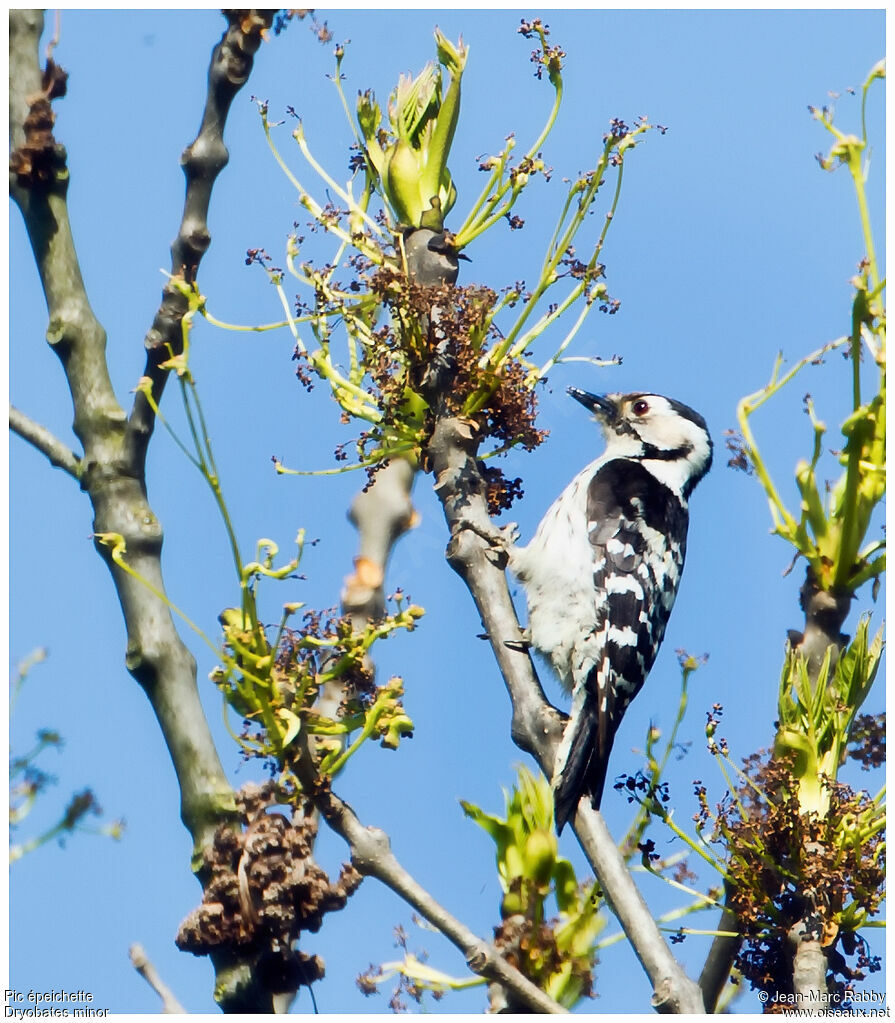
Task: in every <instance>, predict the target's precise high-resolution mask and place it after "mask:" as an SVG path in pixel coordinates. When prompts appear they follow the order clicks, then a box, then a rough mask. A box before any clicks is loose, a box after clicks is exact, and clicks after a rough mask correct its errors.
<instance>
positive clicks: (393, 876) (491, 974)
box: [315, 791, 566, 1013]
mask: <svg viewBox="0 0 895 1023" xmlns="http://www.w3.org/2000/svg"><path fill="white" fill-rule="evenodd" d="M315 802H316V804H317V807H318V808H319V809H320V812H321V813H322V814H323V816H324V818H325V819H326V821H327V823H328V824H329V825H330V827H331V828H332V829H333V830H334V831H335V832H336V833H337V834H339V835H341V836H342V838H344V839H345V841H346V842H347V843H348V845H349V847H350V849H351V862H352V863H353V864H354V866H355V867H356V869H357V870H358V871H360V873H361V874H365V875H367V876H369V877H375V878H376V879H377V880H378V881H381V882H382V883H383V884H384V885H386V886H387V887H389V888H391V890H392V891H393V892H395V893H396V894H397V895H400V896H401V898H402V899H404V901H405V902H407V903H408V904H409V905H411V906H413V908H414V909H415V910H416V911H417V912H418V913H419V914H420V915H421V916H423V917H425V918H426V920H428V921H429V923H431V924H432V925H433V926H434V927H436V928H437V929H438V930H439V931H440V932H441V933H442V934H443V935H444V936H445V937H446V938H448V940H449V941H451V942H452V943H453V944H454V945H456V947H457V948H458V949H460V951H461V952H462V953H463V955H464V956H465V957H466V964H467V965H468V966H469V968H470V970H472V971H473V973H477V974H479V976H481V977H485V978H486V979H488V980H491V981H496V982H498V983H500V984H501V986H502V987H503V988H505V989H506V990H507V991H508V992H510V993H511V994H512V995H513V996H514V1001H515V1002H516V1004H518V1005H524V1006H526V1007H527V1008H528V1009H529V1010H530V1011H532V1012H546V1013H564V1012H565V1011H566V1010H565V1009H564V1008H563V1007H562V1006H561V1005H559V1003H558V1002H555V1001H554V1000H553V999H552V998H550V997H548V996H547V995H546V994H544V992H543V991H541V989H540V988H539V987H537V985H535V984H533V983H532V982H531V981H530V980H528V979H527V978H526V977H524V976H523V975H522V974H521V973H520V972H519V971H518V970H517V969H516V968H515V967H514V966H511V965H510V964H509V963H508V962H507V961H506V959H504V958H503V956H502V955H501V954H500V952H499V951H498V950H497V949H496V948H495V947H494V946H493V945H492V944H490V943H489V942H487V941H483V940H482V939H481V938H479V937H478V936H477V935H476V934H474V933H473V932H472V931H471V930H469V928H468V927H466V926H465V924H463V923H461V922H460V921H459V920H457V919H456V917H454V916H452V915H451V914H450V913H449V912H448V911H447V910H446V909H445V908H444V907H443V906H441V905H439V903H437V902H436V901H435V899H433V898H432V896H431V895H430V894H429V893H428V892H427V891H426V890H425V889H424V888H423V887H422V886H421V885H420V884H419V883H418V882H417V881H416V880H415V879H414V878H413V877H412V876H411V875H410V874H409V873H408V872H407V871H406V870H405V869H404V868H403V867H402V866H401V864H400V863H399V862H398V860H397V858H396V857H395V855H394V853H393V852H392V851H391V845H390V843H389V839H388V835H386V833H385V832H384V831H380V830H379V828H369V827H365V826H364V825H363V824H361V822H360V821H359V820H358V818H357V815H356V814H355V813H354V811H353V810H352V809H351V807H349V806H348V805H347V803H344V802H342V800H341V799H339V797H338V796H336V795H335V794H334V793H333V792H332V791H328V792H325V793H323V794H321V795H320V796H318V797H317V798H316V800H315Z"/></svg>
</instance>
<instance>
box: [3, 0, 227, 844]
mask: <svg viewBox="0 0 895 1023" xmlns="http://www.w3.org/2000/svg"><path fill="white" fill-rule="evenodd" d="M41 21H42V19H38V18H33V17H31V16H30V15H28V14H27V13H26V12H20V11H12V12H10V24H11V26H13V28H12V30H11V32H10V40H11V43H14V46H15V62H14V66H15V67H16V68H17V69H19V70H23V71H24V70H26V69H30V71H28V72H27V74H25V75H24V77H25V78H26V80H33V79H34V78H37V79H38V80H39V79H40V69H39V65H38V40H39V38H40V32H41V28H42V24H41ZM11 66H12V65H11ZM16 87H17V84H16V83H15V82H13V83H11V91H13V90H14V89H15V88H16ZM45 101H46V95H45V93H43V92H41V91H40V90H38V92H36V93H35V92H32V93H29V94H28V97H27V101H26V102H25V106H26V107H27V108H28V109H30V110H31V111H32V112H33V111H34V109H35V108H36V107H38V106H39V105H40V104H42V103H44V102H45ZM16 108H17V109H18V110H19V111H20V112H21V110H22V103H17V104H16ZM29 119H30V114H29ZM15 137H17V136H16V134H15V133H14V138H15ZM22 137H24V135H23V136H22ZM25 141H26V143H27V138H26V139H25ZM44 144H45V146H46V148H47V150H48V151H50V152H51V154H52V158H53V160H54V161H55V164H54V166H55V171H54V172H53V173H48V175H47V176H46V177H43V178H40V177H37V176H36V175H32V176H31V177H30V178H25V177H23V176H22V175H13V177H14V179H15V180H14V181H13V184H12V194H13V198H14V199H15V201H16V202H17V204H18V205H19V207H20V209H21V211H22V215H23V217H24V219H25V226H26V228H27V230H28V235H29V238H30V239H31V244H32V248H33V249H34V253H35V258H36V261H37V269H38V272H39V273H40V277H41V282H42V284H43V289H44V295H45V297H46V301H47V308H48V311H49V326H48V328H47V339H48V340H49V342H50V344H51V345H52V346H53V349H54V351H55V352H56V354H57V355H58V356H59V358H60V360H61V362H62V364H63V367H64V369H65V376H66V379H67V382H68V386H69V390H70V392H71V397H72V405H73V407H74V431H75V434H76V435H77V437H78V439H79V440H80V442H81V444H82V446H83V449H84V455H83V457H82V459H81V471H80V475H79V478H80V482H81V486H82V488H83V489H84V490H85V491H86V492H87V494H88V496H89V497H90V500H91V503H92V505H93V511H94V520H93V528H94V532H95V533H96V534H104V533H115V534H118V535H120V536H122V537H123V538H124V540H125V543H126V546H127V554H126V559H127V562H128V564H129V565H130V566H131V567H132V568H133V569H134V571H135V572H137V573H138V574H139V575H140V576H142V578H143V579H145V580H146V581H147V582H148V583H149V584H150V585H151V586H152V587H154V588H155V589H156V590H158V591H159V592H162V593H163V592H164V583H163V581H162V575H161V563H160V555H161V546H162V530H161V526H160V524H159V522H158V520H157V519H156V517H155V515H154V514H153V512H152V509H151V508H150V507H149V504H148V502H147V499H146V489H145V484H144V481H143V478H142V473H141V472H140V471H139V469H140V467H139V466H135V465H134V464H133V461H132V459H131V458H130V457H129V455H130V451H129V447H130V446H129V445H128V443H127V439H126V432H127V431H126V420H125V415H124V412H123V410H122V408H121V406H120V405H119V404H118V401H117V400H116V397H115V393H114V391H113V389H112V384H111V381H110V379H109V373H108V368H107V365H106V358H105V347H106V335H105V331H104V330H103V328H102V326H101V324H100V323H99V321H98V320H97V319H96V317H95V316H94V314H93V310H92V309H91V307H90V303H89V300H88V298H87V292H86V289H85V287H84V282H83V279H82V277H81V271H80V267H79V265H78V257H77V253H76V251H75V245H74V240H73V238H72V234H71V227H70V223H69V218H68V206H67V202H66V189H67V182H68V174H67V171H66V170H65V151H64V149H63V148H62V147H61V146H59V145H57V144H56V143H55V141H54V140H53V139H52V136H50V138H49V139H48V140H47V139H45V140H44ZM98 549H99V551H100V553H101V554H102V556H103V557H104V559H105V560H106V562H107V564H108V565H109V568H110V570H111V572H112V575H113V579H114V582H115V586H116V589H117V591H118V596H119V600H120V601H121V606H122V609H123V611H124V617H125V623H126V625H127V632H128V646H127V658H126V663H127V667H128V670H129V671H130V672H131V674H132V675H133V676H134V677H135V678H136V679H137V681H138V682H140V684H141V685H142V686H143V687H144V689H145V690H146V692H147V695H148V696H149V697H150V701H151V703H152V706H153V710H154V711H155V713H156V716H157V717H158V719H159V723H160V724H161V727H162V731H163V733H164V735H165V740H166V742H167V743H168V748H169V750H170V751H171V756H172V760H173V762H174V767H175V770H176V771H177V776H178V781H179V783H180V789H181V798H182V803H181V812H182V816H183V820H184V823H185V824H186V826H187V828H188V829H189V831H190V833H191V834H192V836H193V839H194V840H195V842H196V844H197V845H199V846H201V845H203V844H204V843H205V842H207V841H210V839H211V835H212V832H213V830H214V828H215V826H216V824H217V823H218V822H219V820H220V814H221V811H222V809H224V808H227V807H230V806H232V792H231V790H230V786H229V785H228V784H227V780H226V776H225V775H224V772H223V768H222V767H221V764H220V761H219V759H218V756H217V752H216V750H215V748H214V743H213V742H212V739H211V733H210V732H209V730H208V725H207V722H206V720H205V716H204V714H203V712H202V707H201V705H200V703H199V696H198V691H197V688H196V670H195V662H194V660H193V657H192V654H190V652H189V650H187V648H186V647H185V646H184V644H183V642H182V641H181V639H180V637H179V635H178V634H177V630H176V629H175V627H174V622H173V620H172V618H171V614H170V612H169V611H168V608H167V607H166V606H165V604H164V603H163V602H162V601H161V600H159V598H158V597H156V596H155V595H154V594H153V593H152V592H151V590H150V588H149V587H147V586H146V585H145V584H144V583H143V582H140V581H139V580H137V579H135V578H133V577H132V576H131V575H128V574H127V573H125V572H123V571H122V570H121V569H120V568H118V567H117V566H115V565H114V564H113V562H112V561H111V558H110V557H109V549H108V547H105V546H102V545H98Z"/></svg>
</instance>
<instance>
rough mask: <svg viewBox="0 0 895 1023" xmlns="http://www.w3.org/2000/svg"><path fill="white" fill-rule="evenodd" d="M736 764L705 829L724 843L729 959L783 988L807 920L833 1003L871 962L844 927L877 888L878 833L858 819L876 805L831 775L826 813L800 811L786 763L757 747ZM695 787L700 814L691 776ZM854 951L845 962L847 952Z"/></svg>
mask: <svg viewBox="0 0 895 1023" xmlns="http://www.w3.org/2000/svg"><path fill="white" fill-rule="evenodd" d="M745 773H746V776H747V778H748V779H749V783H747V784H745V785H743V787H742V788H741V789H739V790H738V792H737V798H736V799H733V800H730V799H725V801H724V802H723V803H722V804H721V805H720V806H718V807H717V812H716V815H715V828H714V838H715V840H716V841H720V842H723V844H724V845H725V846H726V848H727V851H728V864H727V871H728V876H729V879H730V884H729V892H730V894H729V901H730V907H731V909H733V910H734V911H735V912H736V914H737V916H738V918H739V921H740V926H741V928H742V931H743V933H744V934H745V936H746V937H745V941H744V943H743V947H742V949H741V951H740V953H739V955H738V956H737V961H736V964H735V965H736V967H737V968H738V969H739V970H740V971H741V972H742V973H743V976H744V977H745V978H746V979H747V980H748V981H749V982H750V983H751V985H752V987H753V988H755V989H758V990H761V991H766V992H767V993H768V994H769V995H775V994H776V995H778V996H779V995H780V994H790V993H791V992H792V956H793V952H792V945H791V936H790V930H791V928H793V927H794V925H796V924H797V923H799V922H800V921H801V922H804V921H805V920H809V921H814V923H815V924H816V930H817V937H818V938H819V939H820V940H821V942H822V945H823V947H824V950H825V952H826V955H827V961H828V974H827V981H828V986H829V990H830V993H831V995H832V997H833V998H834V1000H835V1002H836V1004H840V1005H841V1004H842V1003H843V1002H844V1001H846V1000H847V996H848V991H849V988H850V986H851V985H852V984H853V982H854V981H857V980H862V979H863V978H864V976H865V973H864V971H865V970H868V971H870V972H873V971H874V970H875V969H878V968H879V964H878V960H876V959H874V958H873V957H871V956H869V955H868V953H867V947H866V944H865V943H864V941H863V939H861V938H860V937H859V936H858V935H857V934H856V933H855V932H854V931H853V930H851V929H849V926H848V922H849V921H853V920H856V919H858V920H859V919H861V918H863V917H864V916H865V914H866V916H872V915H874V914H875V913H877V912H878V910H879V907H880V903H881V901H882V899H883V897H884V885H885V846H884V838H883V834H882V830H881V829H876V828H873V827H868V826H867V822H868V821H869V820H870V819H871V818H872V817H873V816H874V813H875V807H874V806H873V803H872V801H871V800H870V798H869V797H868V795H867V793H866V792H855V791H853V790H852V789H851V788H850V787H849V786H847V785H843V784H839V783H835V782H832V783H829V785H828V789H829V795H830V809H829V812H828V813H827V815H826V816H825V817H822V818H821V817H819V816H818V815H817V814H813V813H812V814H804V813H801V812H800V807H799V795H798V780H797V779H796V778H795V777H794V776H793V773H792V770H791V764H790V763H788V762H787V761H784V760H778V759H774V758H773V757H769V756H768V755H767V753H766V752H762V753H757V754H753V755H752V756H751V757H749V758H747V760H746V762H745ZM697 795H698V796H699V797H700V802H701V804H702V807H703V810H702V813H701V815H700V817H701V819H702V820H703V821H705V820H706V819H707V817H708V813H707V811H708V807H707V804H706V802H705V789H704V787H703V786H701V785H699V784H697ZM863 831H866V833H862V832H863ZM856 954H857V956H858V958H857V961H853V962H852V963H851V964H849V963H848V962H847V958H846V957H853V956H855V955H856ZM771 1002H773V999H770V1000H769V1003H768V1004H771Z"/></svg>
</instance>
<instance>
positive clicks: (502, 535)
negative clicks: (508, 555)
mask: <svg viewBox="0 0 895 1023" xmlns="http://www.w3.org/2000/svg"><path fill="white" fill-rule="evenodd" d="M462 529H468V530H469V531H470V532H472V533H475V534H476V536H480V537H481V538H482V539H483V540H484V541H485V542H486V543H487V544H488V545H489V546H491V547H494V548H495V549H496V550H499V551H502V552H508V551H509V550H510V548H512V547H513V546H514V545H515V543H516V541H517V540H518V539H519V527H518V526H517V524H516V523H515V522H508V523H507V524H506V525H505V526H499V527H498V526H495V525H494V524H493V523H492V522H490V521H489V522H488V524H487V525H485V524H484V523H481V522H473V521H472V519H460V520H459V522H458V523H457V525H456V529H455V531H456V532H459V531H460V530H462Z"/></svg>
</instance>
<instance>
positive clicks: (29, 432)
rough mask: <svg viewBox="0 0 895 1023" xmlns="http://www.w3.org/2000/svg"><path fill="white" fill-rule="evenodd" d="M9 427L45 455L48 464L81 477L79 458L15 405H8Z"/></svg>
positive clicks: (75, 476) (76, 477)
mask: <svg viewBox="0 0 895 1023" xmlns="http://www.w3.org/2000/svg"><path fill="white" fill-rule="evenodd" d="M9 428H10V430H12V432H13V433H16V434H18V435H19V436H20V437H21V438H22V440H26V441H28V443H29V444H30V445H31V446H32V447H34V448H36V449H37V450H38V451H40V452H41V454H44V455H46V456H47V458H48V459H49V461H50V465H53V466H55V467H56V468H57V469H64V470H65V471H66V472H67V473H68V474H69V476H72V477H73V478H74V479H76V480H77V479H80V478H81V459H80V458H78V456H77V455H76V454H75V453H74V451H72V450H71V448H69V447H68V446H67V445H65V444H63V443H62V441H61V440H59V438H58V437H57V436H56V435H55V434H54V433H51V432H50V431H49V430H48V429H47V428H46V427H45V426H41V425H40V423H36V422H35V421H34V420H33V419H31V418H30V417H28V416H26V415H25V413H24V412H21V411H20V410H19V409H17V408H16V407H15V405H10V406H9Z"/></svg>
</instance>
